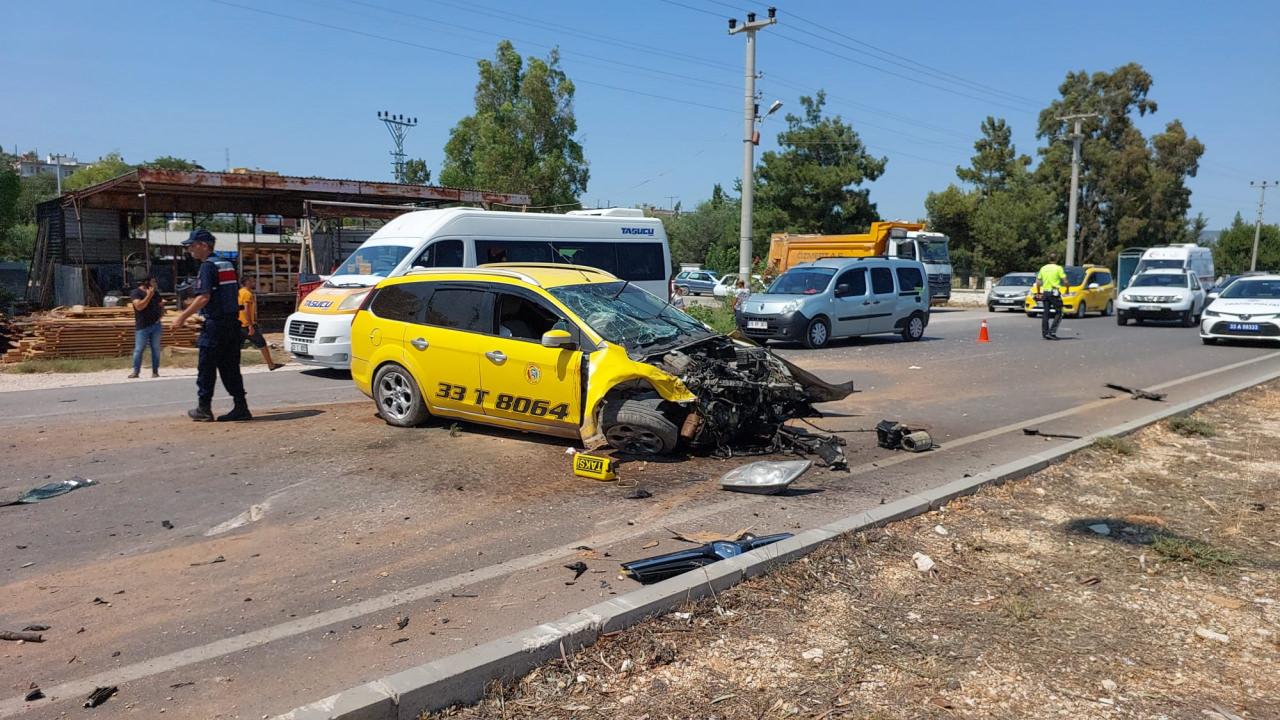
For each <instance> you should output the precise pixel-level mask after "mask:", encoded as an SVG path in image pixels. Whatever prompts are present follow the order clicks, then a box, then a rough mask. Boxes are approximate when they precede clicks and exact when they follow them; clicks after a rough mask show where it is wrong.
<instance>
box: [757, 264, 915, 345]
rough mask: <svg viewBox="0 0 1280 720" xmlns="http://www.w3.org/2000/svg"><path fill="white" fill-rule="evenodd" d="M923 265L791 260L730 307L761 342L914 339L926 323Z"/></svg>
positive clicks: (818, 342) (807, 342)
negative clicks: (789, 265) (795, 262)
mask: <svg viewBox="0 0 1280 720" xmlns="http://www.w3.org/2000/svg"><path fill="white" fill-rule="evenodd" d="M927 277H928V276H927V275H926V273H925V269H924V265H922V264H921V263H919V262H917V261H915V260H906V259H900V258H883V257H873V258H831V259H822V260H818V261H816V262H811V263H805V264H804V265H796V266H795V267H793V268H791V269H790V270H787V271H786V272H785V273H783V274H781V275H779V276H778V278H777V279H776V280H774V281H773V283H772V284H771V285H769V289H768V290H766V291H764V292H763V293H752V294H751V295H750V296H749V297H747V298H746V299H745V300H743V301H742V302H740V303H739V304H738V307H737V309H736V310H735V315H736V319H737V322H738V329H739V330H740V331H742V333H743V334H744V335H746V336H747V337H750V338H752V339H753V340H758V341H761V342H765V341H768V340H788V341H791V342H800V343H804V346H805V347H808V348H820V347H823V346H825V345H826V344H827V343H829V342H830V341H831V340H832V338H840V337H857V336H859V335H875V334H877V333H897V334H900V335H902V337H903V339H904V340H919V339H920V338H922V337H924V329H925V328H926V327H928V326H929V287H928V285H927V284H926V283H927V281H926V278H927Z"/></svg>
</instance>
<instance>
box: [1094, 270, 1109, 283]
mask: <svg viewBox="0 0 1280 720" xmlns="http://www.w3.org/2000/svg"><path fill="white" fill-rule="evenodd" d="M1093 281H1094V282H1096V283H1098V284H1099V285H1110V284H1111V273H1107V272H1097V273H1094V274H1093Z"/></svg>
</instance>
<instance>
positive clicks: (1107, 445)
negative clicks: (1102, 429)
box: [1093, 435, 1138, 455]
mask: <svg viewBox="0 0 1280 720" xmlns="http://www.w3.org/2000/svg"><path fill="white" fill-rule="evenodd" d="M1093 445H1094V447H1096V448H1098V449H1099V450H1105V451H1106V452H1109V453H1115V454H1116V455H1132V454H1134V453H1135V452H1137V451H1138V447H1137V446H1136V445H1134V444H1133V442H1132V441H1130V440H1126V439H1125V438H1122V437H1112V436H1110V435H1103V436H1102V437H1100V438H1098V439H1097V440H1094V441H1093Z"/></svg>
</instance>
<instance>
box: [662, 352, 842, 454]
mask: <svg viewBox="0 0 1280 720" xmlns="http://www.w3.org/2000/svg"><path fill="white" fill-rule="evenodd" d="M654 364H655V365H657V366H658V367H661V368H662V369H664V370H666V371H667V372H669V373H671V374H672V375H675V376H676V377H678V378H680V380H681V381H682V382H683V383H684V384H685V387H687V388H689V391H690V392H692V393H693V394H694V395H696V396H697V397H698V400H697V406H696V407H695V408H694V409H693V410H692V411H691V412H690V413H689V415H688V417H687V418H686V419H685V421H684V425H683V426H682V427H681V430H680V435H681V437H683V438H685V439H686V440H688V441H689V442H690V443H691V444H692V445H695V446H702V447H711V448H714V450H713V451H714V452H715V454H717V455H720V456H722V457H732V456H735V455H761V454H768V453H775V452H791V453H797V454H816V455H818V457H820V458H821V459H822V460H823V462H824V463H825V464H826V465H827V466H829V467H832V468H837V469H844V468H845V467H847V463H846V462H845V459H844V451H843V449H842V446H843V445H844V441H843V440H841V439H840V438H838V437H834V436H830V435H825V434H823V435H819V434H815V433H811V432H808V431H806V430H804V429H802V428H797V427H792V426H788V425H786V422H787V421H788V420H792V419H795V418H808V417H817V416H819V415H820V413H818V411H817V410H815V409H814V407H813V403H815V402H828V401H834V400H841V399H843V398H845V397H847V396H848V395H849V394H850V393H852V392H853V383H852V382H846V383H842V384H839V385H833V384H831V383H827V382H825V381H823V380H821V379H819V378H818V377H817V376H815V375H813V374H811V373H809V372H807V371H805V370H802V369H800V368H798V367H796V366H795V365H793V364H792V363H790V362H787V361H786V360H784V359H782V358H780V357H778V356H777V355H774V354H773V353H771V352H769V351H768V350H767V349H765V348H763V347H759V346H756V345H748V344H741V343H738V342H734V341H733V340H731V339H730V338H727V337H723V336H721V337H717V338H713V339H711V340H708V341H706V342H703V343H700V344H698V345H694V346H690V347H686V348H683V349H682V350H675V351H671V352H668V353H666V354H664V355H663V356H662V357H661V358H660V359H657V360H656V361H655V362H654Z"/></svg>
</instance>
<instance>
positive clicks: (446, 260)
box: [413, 240, 462, 267]
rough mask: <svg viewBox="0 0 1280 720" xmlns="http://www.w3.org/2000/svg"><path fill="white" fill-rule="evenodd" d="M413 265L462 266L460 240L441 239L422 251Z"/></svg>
mask: <svg viewBox="0 0 1280 720" xmlns="http://www.w3.org/2000/svg"><path fill="white" fill-rule="evenodd" d="M413 266H414V267H462V241H461V240H441V241H439V242H434V243H431V245H430V246H429V247H428V248H427V249H426V250H423V251H422V254H421V255H419V256H418V259H417V260H414V261H413Z"/></svg>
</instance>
